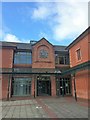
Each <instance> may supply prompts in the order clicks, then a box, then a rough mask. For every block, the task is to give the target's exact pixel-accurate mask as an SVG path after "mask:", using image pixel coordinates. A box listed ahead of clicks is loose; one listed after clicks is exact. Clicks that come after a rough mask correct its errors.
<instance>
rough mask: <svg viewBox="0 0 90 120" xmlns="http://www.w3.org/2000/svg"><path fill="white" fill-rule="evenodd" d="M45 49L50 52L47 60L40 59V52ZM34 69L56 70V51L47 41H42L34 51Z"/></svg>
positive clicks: (34, 47)
mask: <svg viewBox="0 0 90 120" xmlns="http://www.w3.org/2000/svg"><path fill="white" fill-rule="evenodd" d="M41 49H45V50H47V51H48V57H47V58H40V57H39V56H40V55H39V51H40V50H41ZM32 61H33V63H32V68H55V58H54V49H53V46H52V45H51V44H49V43H48V42H47V41H46V40H44V39H43V40H41V41H40V42H38V43H37V44H36V45H34V46H33V49H32Z"/></svg>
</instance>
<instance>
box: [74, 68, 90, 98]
mask: <svg viewBox="0 0 90 120" xmlns="http://www.w3.org/2000/svg"><path fill="white" fill-rule="evenodd" d="M75 82H76V93H77V97H78V98H83V99H88V70H84V71H82V72H78V73H77V74H76V75H75ZM72 94H73V96H74V81H73V79H72Z"/></svg>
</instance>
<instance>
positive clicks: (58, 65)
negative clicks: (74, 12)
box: [0, 28, 90, 99]
mask: <svg viewBox="0 0 90 120" xmlns="http://www.w3.org/2000/svg"><path fill="white" fill-rule="evenodd" d="M88 31H90V28H88V29H87V30H85V31H84V32H83V33H82V34H81V35H80V36H79V37H78V38H77V39H76V40H74V41H73V42H72V43H71V44H70V45H69V46H68V47H67V46H57V45H52V44H51V43H49V42H48V41H47V40H46V39H45V38H42V39H41V40H39V41H30V43H14V42H13V43H12V42H0V46H1V47H0V54H2V61H1V64H0V68H2V71H1V73H2V74H1V75H0V76H1V79H0V83H1V84H2V86H1V87H2V88H1V89H2V95H1V97H0V98H1V99H10V98H13V97H14V98H15V97H26V96H28V97H37V96H71V95H73V96H76V97H78V98H84V99H88V90H89V89H88V80H89V76H88V75H89V74H88V72H89V70H88V69H87V64H85V63H87V62H88V63H89V60H90V56H88V54H89V53H88V52H89V51H88V49H89V48H90V47H89V46H90V41H89V40H90V39H88V37H89V36H90V32H88ZM87 53H88V54H87ZM78 64H79V66H78ZM82 64H85V65H86V67H85V65H84V67H82V69H80V65H82ZM75 67H76V68H77V70H74V68H75ZM78 69H79V70H78ZM74 91H75V93H74Z"/></svg>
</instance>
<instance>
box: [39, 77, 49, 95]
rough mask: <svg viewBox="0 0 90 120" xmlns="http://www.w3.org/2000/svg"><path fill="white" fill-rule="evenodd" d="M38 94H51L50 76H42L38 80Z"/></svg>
mask: <svg viewBox="0 0 90 120" xmlns="http://www.w3.org/2000/svg"><path fill="white" fill-rule="evenodd" d="M37 95H38V96H41V95H42V96H44V95H51V81H50V78H47V77H41V79H39V80H37Z"/></svg>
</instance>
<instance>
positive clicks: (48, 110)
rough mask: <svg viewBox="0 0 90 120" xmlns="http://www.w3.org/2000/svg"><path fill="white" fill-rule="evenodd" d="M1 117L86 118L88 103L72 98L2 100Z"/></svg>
mask: <svg viewBox="0 0 90 120" xmlns="http://www.w3.org/2000/svg"><path fill="white" fill-rule="evenodd" d="M1 107H2V118H9V119H10V118H88V105H87V104H86V103H83V102H76V101H75V100H74V99H73V98H66V97H64V98H62V97H60V98H52V97H50V98H40V97H38V98H36V99H29V100H16V101H4V102H2V105H1Z"/></svg>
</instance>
